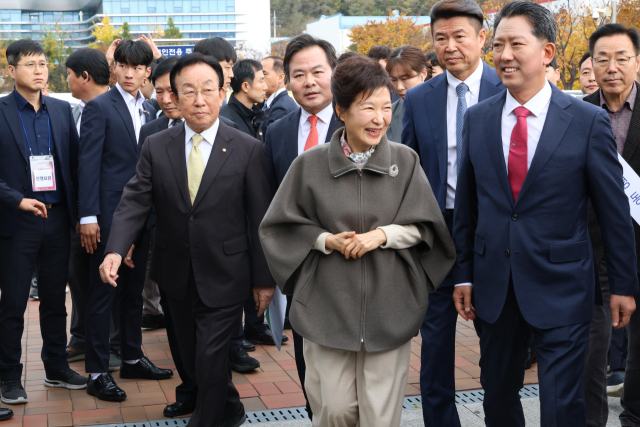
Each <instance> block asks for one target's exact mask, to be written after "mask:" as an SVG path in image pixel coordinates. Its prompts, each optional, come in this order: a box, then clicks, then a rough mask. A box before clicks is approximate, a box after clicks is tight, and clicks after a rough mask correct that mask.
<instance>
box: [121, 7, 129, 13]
mask: <svg viewBox="0 0 640 427" xmlns="http://www.w3.org/2000/svg"><path fill="white" fill-rule="evenodd" d="M120 12H121V13H129V8H128V7H121V8H120Z"/></svg>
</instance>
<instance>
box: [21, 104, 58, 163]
mask: <svg viewBox="0 0 640 427" xmlns="http://www.w3.org/2000/svg"><path fill="white" fill-rule="evenodd" d="M16 104H17V103H16ZM36 114H37V113H36ZM18 115H19V116H20V123H22V130H23V131H24V138H25V139H26V140H27V145H28V146H29V153H30V154H31V157H33V151H31V144H29V137H28V136H27V129H26V128H25V127H24V122H23V121H22V114H21V113H20V106H18ZM34 126H35V120H34ZM47 133H48V134H49V155H51V122H50V121H49V112H48V111H47ZM36 135H37V133H36Z"/></svg>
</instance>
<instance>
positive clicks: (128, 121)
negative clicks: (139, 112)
mask: <svg viewBox="0 0 640 427" xmlns="http://www.w3.org/2000/svg"><path fill="white" fill-rule="evenodd" d="M109 92H111V99H112V100H113V102H114V104H113V108H115V109H116V111H117V112H118V114H119V115H120V117H122V121H123V122H124V124H125V126H126V127H127V132H129V136H130V137H131V143H133V148H134V150H136V152H138V141H136V131H135V128H134V127H133V119H132V118H131V114H129V107H128V106H127V103H126V102H125V101H124V98H123V97H122V95H121V94H120V91H119V90H118V88H117V87H115V86H114V87H113V88H111V90H110V91H109Z"/></svg>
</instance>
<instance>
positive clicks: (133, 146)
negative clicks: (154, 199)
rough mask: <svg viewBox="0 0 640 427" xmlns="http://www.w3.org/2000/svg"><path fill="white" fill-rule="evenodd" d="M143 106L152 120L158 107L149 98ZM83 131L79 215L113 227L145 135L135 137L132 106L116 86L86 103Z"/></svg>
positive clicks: (107, 226)
mask: <svg viewBox="0 0 640 427" xmlns="http://www.w3.org/2000/svg"><path fill="white" fill-rule="evenodd" d="M144 109H145V110H146V111H148V112H149V115H148V116H146V117H147V121H151V120H153V118H154V117H155V116H156V111H155V110H154V109H153V107H151V105H149V104H148V103H147V102H146V101H145V103H144ZM80 135H81V137H80V160H79V166H78V178H79V181H80V193H79V197H78V199H79V202H80V203H79V204H80V218H84V217H87V216H97V217H98V224H99V225H100V228H111V220H112V217H113V212H114V211H115V210H116V207H117V206H118V203H120V197H121V196H122V190H123V189H124V186H125V185H126V184H127V182H129V180H130V179H131V177H132V176H133V175H134V174H135V172H136V164H137V163H138V157H139V156H140V147H141V146H142V142H143V141H144V140H143V139H142V137H141V138H140V144H138V142H137V141H136V133H135V128H134V126H133V120H132V119H131V115H130V114H129V109H128V108H127V104H126V103H125V101H124V98H123V97H122V95H121V94H120V92H119V91H118V89H117V88H116V87H114V88H112V89H111V90H109V91H108V92H106V93H103V94H102V95H100V96H97V97H96V98H94V99H92V100H91V101H89V102H88V103H87V105H85V107H84V110H83V111H82V122H81V123H80ZM140 135H141V136H142V128H141V129H140ZM127 252H128V249H127ZM127 252H123V253H127Z"/></svg>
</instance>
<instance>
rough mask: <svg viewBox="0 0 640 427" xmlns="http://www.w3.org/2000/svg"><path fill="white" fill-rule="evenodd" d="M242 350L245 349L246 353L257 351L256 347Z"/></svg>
mask: <svg viewBox="0 0 640 427" xmlns="http://www.w3.org/2000/svg"><path fill="white" fill-rule="evenodd" d="M242 348H244V351H246V352H247V353H251V352H252V351H256V348H255V347H251V348H247V347H245V346H242Z"/></svg>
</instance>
